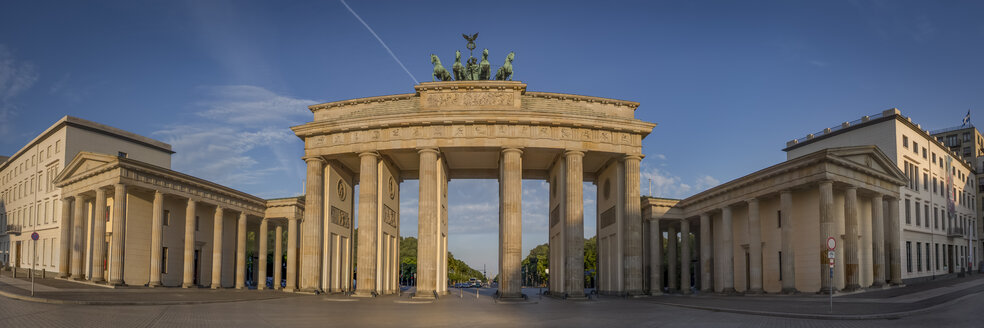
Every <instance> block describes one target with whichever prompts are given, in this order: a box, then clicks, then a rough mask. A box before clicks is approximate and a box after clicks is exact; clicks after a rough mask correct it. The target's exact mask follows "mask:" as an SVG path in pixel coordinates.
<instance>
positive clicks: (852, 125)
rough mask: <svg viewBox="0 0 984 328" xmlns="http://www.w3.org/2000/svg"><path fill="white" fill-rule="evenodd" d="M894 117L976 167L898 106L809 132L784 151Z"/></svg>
mask: <svg viewBox="0 0 984 328" xmlns="http://www.w3.org/2000/svg"><path fill="white" fill-rule="evenodd" d="M893 119H894V120H897V121H899V122H902V124H904V125H906V126H908V127H909V128H911V129H912V130H914V131H916V133H919V134H921V135H922V136H923V137H925V138H926V139H927V140H929V141H930V142H932V143H936V145H937V146H939V147H940V148H942V149H943V151H944V152H945V153H947V154H948V155H950V156H952V157H953V158H954V159H956V160H957V162H960V163H962V164H963V165H964V166H966V168H967V169H968V170H972V169H973V167H974V166H973V165H971V164H970V163H969V162H967V161H964V160H963V159H962V157H960V155H958V154H957V153H955V152H953V151H952V150H950V148H949V147H947V146H946V145H944V144H943V143H942V142H940V141H938V140H936V137H934V136H933V135H932V134H930V133H929V131H926V130H923V128H922V126H920V125H919V124H915V123H912V118H911V117H906V116H902V112H901V111H899V109H898V108H891V109H887V110H884V111H882V112H881V113H880V114H876V115H873V116H863V117H861V119H858V120H855V121H853V122H844V123H841V125H840V126H837V127H833V128H827V129H824V130H823V131H821V132H820V133H822V134H820V135H819V136H816V135H814V134H808V135H807V136H806V137H805V138H800V139H793V140H790V141H788V142H786V148H783V149H782V151H784V152H789V151H790V150H793V149H796V148H799V147H802V146H805V145H809V144H811V143H814V142H816V141H818V140H823V139H826V138H830V137H833V136H836V135H839V134H842V133H847V132H849V131H853V130H856V129H860V128H863V127H867V126H871V125H875V124H878V123H881V122H885V121H889V120H893ZM801 140H803V141H801Z"/></svg>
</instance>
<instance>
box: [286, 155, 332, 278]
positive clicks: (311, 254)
mask: <svg viewBox="0 0 984 328" xmlns="http://www.w3.org/2000/svg"><path fill="white" fill-rule="evenodd" d="M304 161H305V162H306V163H307V182H306V184H305V186H306V189H305V193H304V194H305V196H304V221H302V222H301V225H302V227H301V276H300V280H301V286H300V287H301V291H305V292H315V291H317V290H320V289H321V288H320V286H321V285H320V284H321V260H322V259H321V257H322V256H321V250H322V245H321V243H322V240H323V238H322V233H323V231H324V228H323V225H324V215H323V214H324V213H323V212H324V199H325V160H324V159H322V158H321V157H317V156H309V157H305V158H304ZM289 250H290V248H288V251H289ZM288 279H290V277H288Z"/></svg>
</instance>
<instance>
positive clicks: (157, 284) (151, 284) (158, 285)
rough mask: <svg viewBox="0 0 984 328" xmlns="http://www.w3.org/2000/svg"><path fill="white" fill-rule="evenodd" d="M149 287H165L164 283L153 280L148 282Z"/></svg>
mask: <svg viewBox="0 0 984 328" xmlns="http://www.w3.org/2000/svg"><path fill="white" fill-rule="evenodd" d="M147 287H150V288H157V287H164V285H162V284H161V283H160V282H152V283H149V284H147Z"/></svg>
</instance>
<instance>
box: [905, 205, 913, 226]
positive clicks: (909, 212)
mask: <svg viewBox="0 0 984 328" xmlns="http://www.w3.org/2000/svg"><path fill="white" fill-rule="evenodd" d="M910 207H912V201H910V200H908V199H906V200H905V224H912V209H910Z"/></svg>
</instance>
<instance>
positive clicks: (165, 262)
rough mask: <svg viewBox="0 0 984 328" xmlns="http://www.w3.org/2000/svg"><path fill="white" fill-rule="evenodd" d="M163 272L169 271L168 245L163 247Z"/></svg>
mask: <svg viewBox="0 0 984 328" xmlns="http://www.w3.org/2000/svg"><path fill="white" fill-rule="evenodd" d="M161 273H167V247H163V248H162V249H161Z"/></svg>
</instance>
